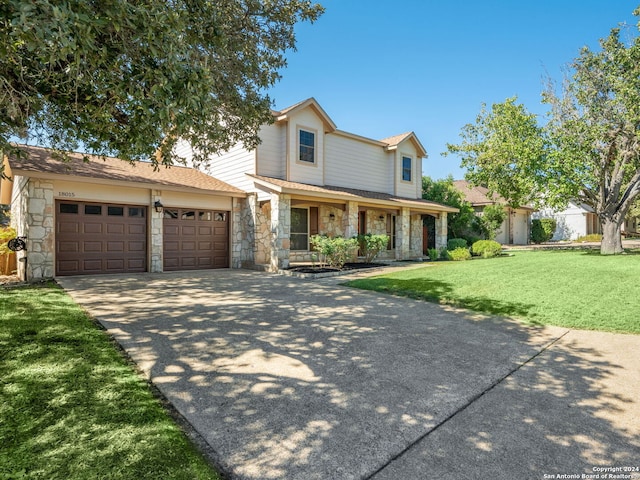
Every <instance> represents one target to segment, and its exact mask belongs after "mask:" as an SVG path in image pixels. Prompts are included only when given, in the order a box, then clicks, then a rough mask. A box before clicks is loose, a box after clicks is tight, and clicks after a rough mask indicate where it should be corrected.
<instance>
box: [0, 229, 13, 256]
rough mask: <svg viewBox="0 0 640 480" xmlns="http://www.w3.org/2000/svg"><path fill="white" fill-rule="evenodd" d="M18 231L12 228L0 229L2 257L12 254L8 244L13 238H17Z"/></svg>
mask: <svg viewBox="0 0 640 480" xmlns="http://www.w3.org/2000/svg"><path fill="white" fill-rule="evenodd" d="M16 235H17V234H16V231H15V230H14V229H13V228H11V227H0V255H4V254H8V253H11V250H9V247H8V246H7V244H8V243H9V240H11V239H12V238H16Z"/></svg>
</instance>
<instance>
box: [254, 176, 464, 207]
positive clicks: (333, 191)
mask: <svg viewBox="0 0 640 480" xmlns="http://www.w3.org/2000/svg"><path fill="white" fill-rule="evenodd" d="M247 176H249V177H251V178H252V179H254V180H255V181H256V183H257V184H258V185H260V186H262V187H265V188H267V189H269V190H272V191H275V192H278V193H288V194H294V195H303V196H308V197H322V198H325V199H333V200H342V201H358V202H359V203H370V204H377V205H380V206H383V207H387V208H388V207H391V208H401V207H408V208H411V209H413V210H416V211H420V212H425V213H426V212H429V213H438V212H451V213H455V212H458V209H457V208H454V207H450V206H448V205H443V204H441V203H436V202H431V201H429V200H423V199H421V198H406V197H399V196H396V195H391V194H389V193H381V192H372V191H369V190H359V189H355V188H345V187H335V186H331V185H323V186H319V185H310V184H307V183H299V182H290V181H288V180H282V179H280V178H273V177H265V176H262V175H252V174H247Z"/></svg>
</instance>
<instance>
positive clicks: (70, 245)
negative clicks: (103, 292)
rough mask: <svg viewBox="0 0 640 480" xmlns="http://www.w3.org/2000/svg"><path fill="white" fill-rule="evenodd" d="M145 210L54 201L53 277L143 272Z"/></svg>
mask: <svg viewBox="0 0 640 480" xmlns="http://www.w3.org/2000/svg"><path fill="white" fill-rule="evenodd" d="M146 216H147V208H146V207H142V206H131V205H113V204H101V203H87V202H69V201H63V200H58V201H56V275H86V274H97V273H127V272H144V271H146V270H147V219H146Z"/></svg>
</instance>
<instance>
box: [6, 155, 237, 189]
mask: <svg viewBox="0 0 640 480" xmlns="http://www.w3.org/2000/svg"><path fill="white" fill-rule="evenodd" d="M20 148H21V149H22V150H24V151H25V152H26V153H27V156H25V157H23V158H15V157H11V158H9V165H10V166H11V170H12V172H13V173H14V174H18V175H25V174H29V173H44V174H52V175H65V176H70V177H84V178H93V179H102V180H112V181H121V182H131V183H138V184H141V183H142V184H147V185H159V186H164V187H178V188H180V189H185V188H186V189H190V190H204V191H207V192H218V193H227V194H231V195H234V196H245V192H243V191H242V190H240V189H239V188H236V187H234V186H232V185H229V184H228V183H225V182H223V181H221V180H218V179H217V178H214V177H211V176H209V175H207V174H205V173H202V172H200V171H198V170H196V169H194V168H188V167H179V166H172V167H170V168H167V167H164V166H160V167H159V168H158V169H157V170H154V167H153V165H152V164H151V163H150V162H134V163H133V164H132V163H129V162H126V161H124V160H120V159H118V158H113V157H105V158H104V159H103V158H102V157H97V156H92V155H88V159H89V161H87V162H85V161H83V155H84V154H82V153H75V152H72V153H69V157H70V161H68V162H65V161H61V160H57V159H54V158H52V157H51V153H52V152H51V150H49V149H46V148H42V147H35V146H27V145H24V146H20Z"/></svg>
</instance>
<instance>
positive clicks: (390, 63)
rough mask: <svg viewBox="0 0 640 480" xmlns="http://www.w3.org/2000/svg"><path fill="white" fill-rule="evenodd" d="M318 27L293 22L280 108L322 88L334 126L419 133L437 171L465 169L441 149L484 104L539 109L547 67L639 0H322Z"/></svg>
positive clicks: (554, 71)
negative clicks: (511, 102)
mask: <svg viewBox="0 0 640 480" xmlns="http://www.w3.org/2000/svg"><path fill="white" fill-rule="evenodd" d="M319 2H320V3H321V4H322V5H323V6H324V7H325V8H326V12H325V13H324V15H323V16H322V17H321V18H320V19H319V20H318V21H317V22H316V23H314V24H313V25H312V24H308V23H305V24H300V25H298V26H297V27H296V33H297V46H298V48H297V51H295V52H289V53H288V56H287V57H288V67H287V68H286V69H284V70H283V71H282V72H281V74H282V80H281V81H280V82H279V83H278V84H277V85H276V86H275V87H274V88H273V89H271V90H270V91H269V95H270V96H271V98H272V100H273V101H274V103H275V108H278V109H281V108H285V107H287V106H289V105H292V104H294V103H297V102H298V101H300V100H303V99H306V98H308V97H315V98H316V99H317V100H318V102H319V103H320V105H322V107H323V108H324V109H325V110H326V112H327V113H328V115H329V116H330V117H331V118H332V119H333V121H334V122H335V123H336V125H337V126H338V128H339V129H341V130H346V131H348V132H352V133H356V134H359V135H363V136H366V137H370V138H374V139H381V138H385V137H388V136H391V135H396V134H398V133H403V132H406V131H414V132H416V135H417V136H418V138H419V139H420V140H421V142H422V143H423V145H424V146H425V148H426V149H427V152H428V154H429V158H428V159H426V160H425V161H424V163H423V173H424V174H426V175H429V176H431V177H433V178H444V177H446V176H447V175H448V174H452V175H453V176H454V177H455V178H456V179H458V178H462V177H463V175H464V171H463V170H462V169H460V167H459V164H460V162H459V160H458V159H457V158H455V157H452V156H450V157H446V158H445V157H442V156H441V153H442V152H444V151H445V150H446V144H447V143H456V142H458V140H459V134H460V130H461V127H462V126H463V125H464V124H466V123H470V122H473V121H474V119H475V117H476V115H477V114H478V112H479V111H480V107H481V104H482V103H483V102H484V103H486V104H488V105H490V104H492V103H496V102H502V101H504V100H505V99H506V98H508V97H512V96H514V95H517V96H518V99H519V101H520V102H521V103H524V104H525V105H526V106H527V108H528V109H529V110H530V111H531V112H534V113H537V114H544V112H545V108H544V106H543V105H541V104H540V93H541V91H542V89H543V84H544V80H545V78H546V77H547V76H550V77H551V78H554V79H556V80H560V79H561V78H562V68H563V67H564V66H566V64H567V63H568V62H570V61H571V60H572V59H573V58H575V57H576V56H577V55H578V53H579V51H580V48H581V47H582V46H583V45H588V46H590V47H592V48H597V46H598V39H599V38H602V37H606V36H607V35H608V34H609V31H610V29H611V28H613V27H616V26H618V24H619V23H622V22H626V23H627V24H629V25H630V26H631V27H630V28H629V29H627V35H634V34H635V32H636V30H635V24H636V23H637V20H638V19H637V18H636V17H634V16H633V15H632V12H633V10H634V9H635V8H636V7H637V6H638V4H640V1H639V0H531V1H518V0H483V1H479V0H476V1H470V0H458V1H455V0H439V1H435V0H422V1H420V0H396V1H390V0H319Z"/></svg>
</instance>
